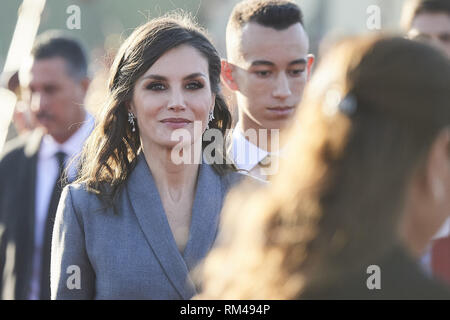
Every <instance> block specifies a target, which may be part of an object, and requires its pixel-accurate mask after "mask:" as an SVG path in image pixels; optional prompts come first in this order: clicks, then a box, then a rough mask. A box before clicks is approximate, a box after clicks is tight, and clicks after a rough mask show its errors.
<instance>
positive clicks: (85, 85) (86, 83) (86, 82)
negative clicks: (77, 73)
mask: <svg viewBox="0 0 450 320" xmlns="http://www.w3.org/2000/svg"><path fill="white" fill-rule="evenodd" d="M80 83H81V87H82V88H83V90H84V92H85V93H86V92H87V91H88V89H89V85H90V84H91V79H89V78H88V77H85V78H83V79H82V80H81V82H80Z"/></svg>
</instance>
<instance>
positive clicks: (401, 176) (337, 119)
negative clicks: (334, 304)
mask: <svg viewBox="0 0 450 320" xmlns="http://www.w3.org/2000/svg"><path fill="white" fill-rule="evenodd" d="M449 85H450V62H449V61H448V59H447V58H446V57H445V56H444V55H442V54H441V53H439V52H438V51H436V50H435V49H433V48H431V47H428V46H427V45H424V44H421V43H416V42H413V41H410V40H406V39H401V38H395V37H394V38H390V37H388V38H384V37H381V38H380V37H379V36H376V37H366V38H352V39H349V40H346V41H344V42H342V43H340V44H338V45H337V46H336V47H335V48H333V50H330V51H329V53H328V55H327V56H326V57H324V59H323V60H322V62H321V64H320V66H319V68H318V70H317V72H316V74H315V75H314V77H313V79H312V82H311V83H310V87H309V88H308V89H307V91H306V95H305V98H304V100H303V102H302V108H301V109H300V110H301V111H300V113H299V114H298V118H297V121H296V122H297V124H296V125H295V127H293V128H292V129H291V132H290V134H289V139H290V140H289V143H288V150H287V151H286V157H284V158H283V160H284V162H281V164H280V168H281V169H280V172H279V174H278V175H277V176H275V177H274V179H273V180H272V184H271V185H268V186H267V187H266V188H264V189H262V190H261V191H258V192H252V193H250V192H248V191H247V192H246V190H245V188H243V189H241V188H237V189H236V190H234V191H232V193H231V194H230V196H229V198H228V200H227V202H226V204H225V207H224V212H223V213H222V217H223V219H224V221H223V223H224V224H223V233H221V236H220V237H219V239H218V242H219V243H221V245H220V246H218V247H217V248H215V249H214V250H212V251H211V252H210V254H209V255H208V257H207V258H206V262H205V264H204V268H203V269H204V277H203V282H202V283H203V287H202V288H204V291H203V293H202V295H200V296H199V297H200V298H206V299H297V298H302V299H429V298H435V299H438V298H439V299H440V298H444V299H449V298H450V293H449V291H448V290H446V289H445V288H444V286H443V285H441V284H440V283H438V282H435V281H434V280H432V279H429V278H428V277H427V276H426V275H424V274H423V273H422V270H421V268H420V267H419V266H418V264H417V259H418V257H419V256H420V255H421V252H423V250H424V248H425V247H426V245H427V244H428V242H429V240H430V239H431V237H432V236H433V235H434V233H435V232H436V231H437V230H438V229H439V227H440V225H441V224H442V223H443V222H444V221H445V219H446V218H447V217H448V215H449V212H450V197H449V196H448V195H449V194H450V105H449V103H450V90H449ZM299 123H300V124H301V125H299ZM241 212H245V215H243V214H240V213H241Z"/></svg>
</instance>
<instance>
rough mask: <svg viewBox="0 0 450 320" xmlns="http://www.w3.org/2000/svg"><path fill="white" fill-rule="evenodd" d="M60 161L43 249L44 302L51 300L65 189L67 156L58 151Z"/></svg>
mask: <svg viewBox="0 0 450 320" xmlns="http://www.w3.org/2000/svg"><path fill="white" fill-rule="evenodd" d="M55 157H56V159H57V160H58V176H57V178H56V181H55V185H54V187H53V192H52V196H51V198H50V204H49V206H48V213H47V220H46V224H45V232H44V242H43V247H42V260H41V261H42V268H41V287H40V291H41V293H40V298H41V299H42V300H48V299H50V251H51V244H52V231H53V223H54V222H55V214H56V209H57V208H58V203H59V198H60V197H61V191H62V189H63V187H64V184H65V183H64V181H63V180H62V179H61V178H62V176H63V172H64V161H65V158H66V154H65V153H64V152H62V151H58V152H56V154H55Z"/></svg>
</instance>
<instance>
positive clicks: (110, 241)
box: [51, 16, 241, 299]
mask: <svg viewBox="0 0 450 320" xmlns="http://www.w3.org/2000/svg"><path fill="white" fill-rule="evenodd" d="M220 67H221V64H220V58H219V56H218V54H217V52H216V50H215V48H214V47H213V45H212V44H211V42H210V41H209V40H208V39H207V37H206V36H205V35H204V33H203V31H202V30H201V29H199V27H197V26H196V25H194V24H193V23H192V21H190V20H189V19H188V18H187V17H183V16H166V17H163V18H158V19H155V20H152V21H150V22H148V23H146V24H145V25H143V26H141V27H139V28H138V29H136V30H135V31H134V32H133V33H132V34H131V35H130V37H129V38H128V39H127V40H126V41H125V42H124V44H123V45H122V47H121V49H120V51H119V52H118V54H117V56H116V59H115V61H114V63H113V66H112V68H111V71H110V82H109V96H108V101H107V103H106V106H105V108H104V112H103V114H102V115H101V116H100V119H99V121H98V124H97V125H96V128H95V129H94V131H93V133H92V135H91V136H90V137H89V139H88V141H87V144H86V146H85V149H84V150H83V153H82V156H81V161H82V162H81V172H80V175H79V177H78V180H77V181H75V183H74V184H72V185H69V186H68V187H66V188H65V189H64V191H63V194H62V197H61V201H60V205H59V209H58V213H57V216H56V221H55V227H54V232H53V243H52V265H51V289H52V298H53V299H189V298H191V297H192V296H193V295H194V294H195V293H196V288H195V285H194V284H193V282H192V281H191V279H190V277H189V272H190V271H191V270H192V269H193V268H194V267H195V265H196V264H197V263H198V262H199V261H200V260H201V259H202V258H203V257H204V256H205V255H206V253H207V252H208V251H209V250H210V248H211V247H212V245H213V243H214V240H215V236H216V232H217V226H218V220H219V213H220V211H221V207H222V202H223V199H224V197H225V195H226V193H227V191H228V189H229V188H230V187H231V186H232V185H233V184H234V183H236V182H237V181H238V180H240V176H241V175H240V174H238V173H236V172H235V169H234V167H233V166H232V165H230V164H229V163H230V162H229V161H227V159H226V158H225V152H224V150H225V144H223V145H222V144H220V145H219V144H218V145H215V146H214V147H215V148H214V151H215V155H214V159H218V158H220V160H222V161H216V162H215V163H212V164H207V163H205V161H202V151H203V150H205V147H206V146H207V144H206V143H203V142H202V141H203V140H205V139H202V136H203V133H204V132H205V129H207V128H209V129H215V130H216V131H217V130H218V131H219V132H221V134H223V136H226V131H227V129H229V128H230V124H231V115H230V113H229V111H228V109H227V106H226V104H225V103H224V101H223V99H222V96H221V94H220V90H219V82H220V80H219V79H220ZM179 132H181V134H180V133H179ZM219 140H220V139H219ZM213 143H215V142H213Z"/></svg>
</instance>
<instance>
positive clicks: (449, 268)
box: [431, 236, 450, 285]
mask: <svg viewBox="0 0 450 320" xmlns="http://www.w3.org/2000/svg"><path fill="white" fill-rule="evenodd" d="M431 268H432V270H433V275H435V276H436V277H437V278H438V279H440V280H442V281H444V282H445V283H446V284H447V285H450V236H448V237H446V238H439V239H436V240H434V241H433V245H432V249H431Z"/></svg>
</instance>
